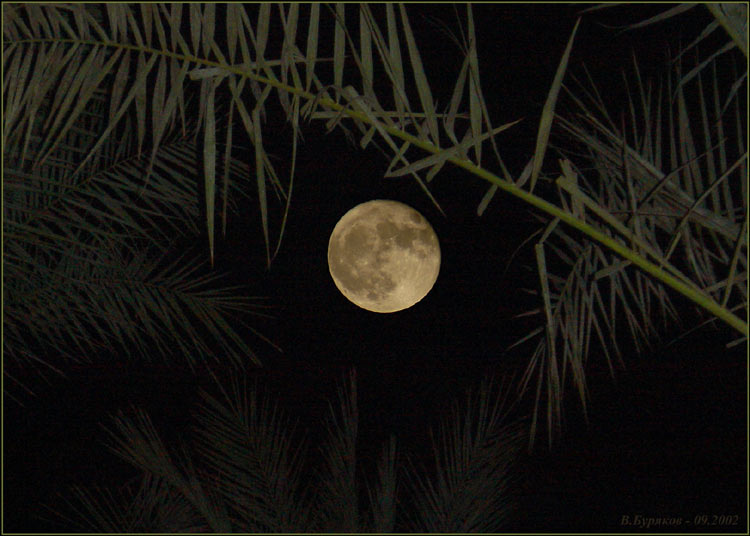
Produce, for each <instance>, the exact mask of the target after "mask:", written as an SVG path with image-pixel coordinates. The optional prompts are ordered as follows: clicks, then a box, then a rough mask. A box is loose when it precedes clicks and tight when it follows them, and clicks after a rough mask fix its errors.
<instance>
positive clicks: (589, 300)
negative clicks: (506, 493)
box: [523, 62, 747, 438]
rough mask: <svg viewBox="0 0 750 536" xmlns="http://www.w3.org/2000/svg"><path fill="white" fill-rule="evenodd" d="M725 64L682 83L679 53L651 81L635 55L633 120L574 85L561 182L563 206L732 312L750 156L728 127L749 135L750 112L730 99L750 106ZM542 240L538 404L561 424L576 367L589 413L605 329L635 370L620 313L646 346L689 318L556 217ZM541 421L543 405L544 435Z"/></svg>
mask: <svg viewBox="0 0 750 536" xmlns="http://www.w3.org/2000/svg"><path fill="white" fill-rule="evenodd" d="M712 71H713V73H714V74H713V76H712V77H711V78H710V79H709V82H708V83H707V84H705V85H704V78H705V77H706V76H705V75H704V74H703V73H701V74H699V75H697V77H696V79H695V82H696V83H695V85H692V86H680V85H679V83H680V80H684V77H682V75H681V70H680V63H677V64H675V68H674V70H673V71H672V72H670V73H668V76H667V77H666V79H665V82H664V83H662V84H660V85H658V86H655V85H654V84H652V83H651V82H648V83H644V82H643V81H642V80H641V79H640V76H639V69H638V64H637V62H636V63H634V72H635V76H634V78H635V80H636V83H637V84H636V87H635V88H634V89H631V90H630V91H631V92H630V93H628V94H626V95H623V97H624V98H625V99H627V102H629V103H630V104H629V107H628V110H629V114H628V115H627V116H625V114H623V115H622V120H621V123H622V124H621V125H620V126H618V125H616V124H615V123H614V122H613V121H612V119H611V115H610V113H609V112H608V106H607V104H606V103H605V102H604V101H603V100H602V99H601V97H600V92H599V91H598V90H597V88H596V87H595V86H594V87H585V86H584V85H582V84H580V83H579V88H578V89H576V90H572V89H570V88H568V89H567V92H568V97H569V100H568V103H569V105H570V108H569V109H568V110H567V112H566V113H562V114H561V115H560V116H559V117H558V118H557V125H558V128H559V129H560V131H559V138H560V142H559V144H558V145H557V149H558V151H560V152H561V154H562V155H563V156H564V157H566V158H567V159H566V160H563V161H561V167H562V169H563V175H562V176H560V177H559V178H558V179H557V180H556V181H555V184H556V185H557V186H558V188H559V190H558V191H559V192H560V195H561V202H562V204H563V206H565V207H566V209H567V210H568V211H570V212H571V213H573V214H577V216H578V217H579V218H580V219H582V220H584V221H591V222H595V223H596V224H597V225H601V224H606V226H607V228H608V233H610V236H613V237H614V238H615V239H616V240H618V241H620V242H621V243H623V244H628V245H629V247H630V248H631V249H632V250H634V251H639V252H641V254H642V255H644V256H646V257H649V258H651V259H652V262H653V263H655V264H658V265H659V266H660V267H661V268H662V269H664V270H666V271H668V272H669V273H670V274H671V275H672V276H673V277H675V278H677V279H679V280H680V281H682V282H684V284H685V285H687V286H689V287H690V288H692V289H694V291H695V292H696V293H697V294H698V295H700V296H702V297H703V298H702V299H704V300H706V301H711V302H712V303H715V304H717V305H718V304H721V307H722V308H724V309H725V310H727V311H730V310H742V309H745V310H746V309H747V259H746V251H747V229H746V221H747V196H746V195H745V193H744V192H743V184H744V183H745V179H744V178H743V177H746V169H747V153H746V151H745V149H743V148H742V147H741V146H740V147H736V146H734V145H732V144H730V143H729V139H728V137H727V136H726V134H724V132H725V129H726V128H727V127H728V125H731V126H729V128H731V129H734V130H736V132H738V133H739V135H740V137H741V138H744V137H745V136H746V134H745V122H744V121H743V120H742V119H741V117H743V114H742V113H736V114H735V115H734V117H731V116H730V115H729V114H728V113H725V112H723V111H722V109H723V108H725V107H724V106H722V103H724V102H725V100H726V99H730V101H731V103H732V105H733V106H735V109H736V110H738V111H739V110H740V109H742V108H744V107H746V102H744V101H741V99H740V97H739V95H738V94H737V93H736V92H734V90H733V88H732V87H731V86H730V87H728V86H727V84H726V82H724V81H722V80H720V79H719V78H718V77H717V76H716V67H715V66H714V67H713V68H712ZM629 78H630V77H626V78H625V79H626V80H628V79H629ZM675 86H677V89H676V91H675V90H674V88H675ZM688 90H689V91H688ZM673 94H676V96H677V98H676V99H675V100H674V101H673V100H672V99H671V98H670V97H671V95H673ZM613 100H614V99H613ZM689 110H696V113H690V112H689ZM568 159H569V160H568ZM571 160H572V161H575V162H577V164H576V165H574V164H573V163H572V162H571ZM536 247H537V255H538V261H539V262H538V265H539V274H540V281H541V287H540V288H541V290H540V293H539V294H540V297H542V298H543V301H544V303H545V307H544V308H543V310H542V311H543V312H544V313H545V314H544V318H543V319H542V321H543V323H544V325H545V328H544V329H541V330H539V332H538V334H537V338H538V346H537V348H536V350H535V351H534V356H535V357H534V359H532V361H531V362H530V363H529V366H528V368H527V371H526V376H525V377H524V381H523V387H524V389H526V388H528V387H530V386H531V379H532V377H534V376H536V377H537V378H538V380H537V394H536V398H537V408H539V404H538V402H539V400H540V399H542V400H546V401H547V410H546V411H547V425H548V428H549V429H550V431H553V430H555V429H558V428H559V426H560V413H561V411H562V409H561V406H562V400H563V397H564V389H565V384H566V376H569V377H570V380H568V381H569V382H570V383H571V384H572V385H573V387H574V389H575V390H576V391H577V392H578V398H579V400H580V402H581V404H582V406H583V409H584V411H585V409H586V397H587V394H586V383H585V374H584V370H585V365H586V362H587V359H588V355H589V353H590V348H591V346H590V343H591V339H592V335H594V339H595V340H598V344H597V345H596V348H597V349H599V350H601V351H602V352H603V354H604V357H605V358H606V361H607V366H608V367H609V369H610V371H611V372H614V370H615V363H614V360H613V358H615V359H617V365H619V366H622V363H621V361H620V355H621V351H620V349H619V347H618V344H619V343H618V339H619V340H625V338H624V337H623V335H624V334H623V333H622V329H620V330H618V323H623V322H624V323H625V328H626V330H627V340H628V341H632V344H633V345H634V346H635V350H636V351H638V352H641V351H642V350H643V349H644V347H643V344H646V345H648V344H649V341H653V340H655V339H658V338H659V337H660V335H661V334H662V333H664V332H665V331H666V328H667V326H668V321H669V320H671V321H677V322H679V321H680V318H681V317H682V316H683V315H681V314H678V313H677V309H678V307H677V306H676V305H675V304H674V303H673V301H672V298H671V297H670V296H669V294H668V293H667V292H666V289H665V287H664V285H663V284H661V283H660V282H659V281H658V280H656V279H653V278H650V277H647V276H646V275H645V274H644V273H643V272H641V271H634V270H632V265H631V263H630V262H628V261H622V260H619V259H618V258H617V257H614V256H612V255H611V253H609V252H607V251H606V250H603V249H602V248H601V247H599V246H598V245H597V244H594V243H590V242H585V241H582V240H581V239H580V238H578V237H576V236H574V235H571V234H569V233H568V232H567V231H566V230H565V229H564V228H562V227H560V226H554V225H553V224H550V226H549V227H548V231H547V232H546V233H545V234H544V236H543V238H542V239H540V240H539V242H538V243H537V246H536ZM550 256H552V260H550ZM740 257H743V259H740ZM659 317H660V318H661V319H662V327H661V328H659V327H658V326H657V318H659ZM730 344H731V343H730ZM541 385H544V386H546V389H545V390H544V391H542V390H540V387H541ZM536 425H537V417H536V415H535V417H534V420H533V423H532V438H533V436H534V430H535V428H536Z"/></svg>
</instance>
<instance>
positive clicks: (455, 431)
mask: <svg viewBox="0 0 750 536" xmlns="http://www.w3.org/2000/svg"><path fill="white" fill-rule="evenodd" d="M509 392H510V389H509V388H508V385H504V384H501V385H499V386H497V385H494V384H493V382H492V381H484V382H483V383H482V386H481V389H480V390H479V393H478V394H476V393H470V394H469V397H468V400H467V402H466V403H465V405H463V406H459V405H458V404H457V403H454V404H453V407H452V410H451V415H450V418H446V419H444V420H443V423H442V424H441V427H440V429H439V432H438V434H437V437H433V455H434V463H435V468H434V469H435V470H434V471H431V470H428V471H423V472H416V471H414V470H412V471H411V474H410V479H409V483H410V487H411V489H412V496H413V501H414V504H413V506H414V508H413V511H411V512H410V513H411V516H412V517H411V519H410V522H409V529H410V532H423V533H432V532H459V533H468V532H479V533H482V532H494V531H497V530H499V529H500V528H501V527H502V526H503V524H504V523H505V522H506V520H507V516H508V514H509V513H510V512H511V509H512V501H511V492H510V487H511V486H512V484H513V463H514V460H515V459H516V456H517V455H518V453H519V451H520V449H521V447H522V445H523V442H524V435H525V433H524V431H523V430H522V428H521V427H520V426H519V425H518V423H516V422H511V421H510V420H509V419H508V412H509V409H510V407H509V406H508V404H507V400H508V399H507V396H508V393H509ZM428 474H431V475H434V477H428V476H426V475H428Z"/></svg>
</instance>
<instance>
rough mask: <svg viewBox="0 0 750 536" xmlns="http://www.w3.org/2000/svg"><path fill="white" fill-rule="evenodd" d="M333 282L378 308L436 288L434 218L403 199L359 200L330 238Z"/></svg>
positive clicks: (390, 309) (408, 302)
mask: <svg viewBox="0 0 750 536" xmlns="http://www.w3.org/2000/svg"><path fill="white" fill-rule="evenodd" d="M328 269H329V270H330V272H331V277H332V278H333V282H334V283H336V286H337V287H338V289H339V290H340V291H341V293H342V294H343V295H344V296H345V297H346V298H347V299H348V300H349V301H351V302H352V303H354V304H355V305H358V306H359V307H362V308H363V309H367V310H368V311H373V312H375V313H394V312H396V311H401V310H402V309H408V308H409V307H411V306H412V305H414V304H415V303H417V302H418V301H419V300H421V299H422V298H424V297H425V296H426V295H427V293H428V292H430V290H431V289H432V286H433V285H434V284H435V281H436V280H437V276H438V272H439V271H440V244H439V243H438V239H437V236H435V231H433V229H432V226H431V225H430V223H429V222H428V221H427V220H426V219H425V218H424V216H422V215H421V214H420V213H419V212H417V211H416V210H414V209H413V208H411V207H410V206H408V205H404V204H403V203H399V202H398V201H390V200H385V199H376V200H374V201H368V202H366V203H362V204H361V205H357V206H356V207H354V208H353V209H351V210H350V211H349V212H347V213H346V214H344V216H343V217H342V218H341V219H340V220H339V222H338V223H337V224H336V227H334V229H333V232H332V233H331V238H330V240H329V241H328Z"/></svg>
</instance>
